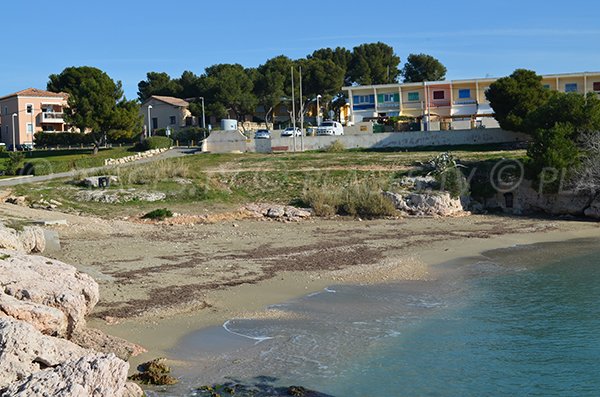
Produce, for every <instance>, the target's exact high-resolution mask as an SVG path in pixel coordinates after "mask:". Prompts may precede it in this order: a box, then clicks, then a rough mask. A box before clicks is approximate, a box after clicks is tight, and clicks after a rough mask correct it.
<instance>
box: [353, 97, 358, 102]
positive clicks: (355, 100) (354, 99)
mask: <svg viewBox="0 0 600 397" xmlns="http://www.w3.org/2000/svg"><path fill="white" fill-rule="evenodd" d="M352 100H353V101H354V103H358V95H354V96H353V97H352Z"/></svg>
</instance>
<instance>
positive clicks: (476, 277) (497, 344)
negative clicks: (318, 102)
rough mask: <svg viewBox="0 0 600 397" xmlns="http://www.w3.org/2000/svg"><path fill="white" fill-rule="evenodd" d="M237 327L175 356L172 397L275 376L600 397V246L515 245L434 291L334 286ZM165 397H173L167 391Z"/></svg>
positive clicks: (358, 389)
mask: <svg viewBox="0 0 600 397" xmlns="http://www.w3.org/2000/svg"><path fill="white" fill-rule="evenodd" d="M277 309H279V310H282V311H284V312H285V313H288V314H290V318H289V319H285V320H232V321H230V322H228V323H227V324H226V325H225V327H215V328H211V329H207V330H202V331H199V332H196V333H194V334H192V335H189V336H188V337H186V338H184V340H182V341H181V343H180V345H179V346H178V348H176V349H175V350H174V351H173V355H174V356H176V357H179V358H182V359H185V360H188V361H189V362H190V363H191V365H190V366H189V367H187V368H185V369H184V368H180V369H178V372H177V373H178V374H179V375H180V376H182V377H183V378H182V384H181V385H180V386H179V389H172V390H171V393H173V395H190V392H189V390H190V389H191V388H192V387H193V386H198V385H201V384H205V383H212V382H219V381H222V380H223V379H226V378H227V377H232V378H234V379H235V380H236V381H243V382H249V383H251V382H253V379H255V378H256V377H258V376H270V377H273V378H275V379H274V382H275V383H276V384H277V383H280V384H282V385H290V384H301V385H303V386H305V387H308V388H312V389H316V390H319V391H321V392H324V393H328V394H331V395H333V396H339V397H341V396H598V395H600V245H598V242H597V241H592V240H586V241H571V242H564V243H556V244H543V245H535V246H530V247H515V248H512V249H507V250H500V251H495V252H490V253H486V255H485V256H482V257H480V258H471V259H465V260H464V261H461V262H460V263H459V262H456V263H453V264H449V265H446V267H445V268H444V269H443V271H442V272H441V273H440V277H439V279H438V280H436V281H427V282H424V281H415V282H401V283H395V284H387V285H377V286H333V287H330V288H329V289H327V290H325V291H323V292H321V293H318V294H313V295H309V296H306V297H304V298H301V299H297V300H294V301H291V302H288V303H285V304H282V305H278V306H277ZM167 394H168V393H167Z"/></svg>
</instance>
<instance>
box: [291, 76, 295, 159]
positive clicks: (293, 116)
mask: <svg viewBox="0 0 600 397" xmlns="http://www.w3.org/2000/svg"><path fill="white" fill-rule="evenodd" d="M290 69H291V71H292V126H293V127H294V133H293V134H292V135H293V137H294V152H295V151H296V99H295V97H294V67H293V66H291V67H290Z"/></svg>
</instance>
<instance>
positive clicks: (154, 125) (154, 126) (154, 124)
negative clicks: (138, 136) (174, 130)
mask: <svg viewBox="0 0 600 397" xmlns="http://www.w3.org/2000/svg"><path fill="white" fill-rule="evenodd" d="M152 129H153V130H156V129H158V117H152Z"/></svg>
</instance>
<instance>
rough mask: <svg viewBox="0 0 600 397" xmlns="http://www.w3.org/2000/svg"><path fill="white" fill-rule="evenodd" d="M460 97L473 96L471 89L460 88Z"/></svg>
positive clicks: (467, 97)
mask: <svg viewBox="0 0 600 397" xmlns="http://www.w3.org/2000/svg"><path fill="white" fill-rule="evenodd" d="M458 98H460V99H469V98H471V89H469V88H463V89H460V90H458Z"/></svg>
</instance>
